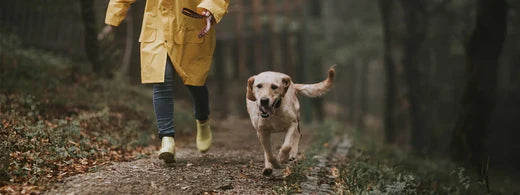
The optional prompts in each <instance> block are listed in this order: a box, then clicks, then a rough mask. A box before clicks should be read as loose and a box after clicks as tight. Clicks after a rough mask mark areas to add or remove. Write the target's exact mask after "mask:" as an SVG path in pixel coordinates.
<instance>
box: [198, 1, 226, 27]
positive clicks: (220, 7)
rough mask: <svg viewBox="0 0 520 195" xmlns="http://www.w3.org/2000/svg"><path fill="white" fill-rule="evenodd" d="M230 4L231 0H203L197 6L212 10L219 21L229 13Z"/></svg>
mask: <svg viewBox="0 0 520 195" xmlns="http://www.w3.org/2000/svg"><path fill="white" fill-rule="evenodd" d="M228 5H229V0H202V2H200V4H199V5H198V6H197V8H199V9H206V10H208V11H209V12H211V14H213V17H215V21H216V22H217V23H218V22H219V21H220V20H221V19H222V17H224V15H225V14H226V13H227V8H228Z"/></svg>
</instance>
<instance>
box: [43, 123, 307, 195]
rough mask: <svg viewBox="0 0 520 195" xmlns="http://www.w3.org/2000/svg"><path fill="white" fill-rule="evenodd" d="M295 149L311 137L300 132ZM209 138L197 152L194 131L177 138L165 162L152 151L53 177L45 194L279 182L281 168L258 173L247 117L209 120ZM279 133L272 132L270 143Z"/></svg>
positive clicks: (236, 189)
mask: <svg viewBox="0 0 520 195" xmlns="http://www.w3.org/2000/svg"><path fill="white" fill-rule="evenodd" d="M303 131H304V132H303V133H304V135H303V139H302V143H301V145H300V146H301V148H302V149H301V151H302V152H304V151H305V147H306V146H307V145H308V143H309V142H310V140H311V138H310V137H311V136H310V133H305V131H306V130H305V129H304V130H303ZM213 132H214V134H213V135H214V136H213V137H214V142H213V145H212V147H211V149H210V151H209V152H208V153H206V154H201V153H199V152H198V151H197V149H196V147H195V137H187V136H182V137H180V136H179V137H178V138H177V143H176V152H177V155H176V157H177V162H176V163H172V164H165V163H163V162H162V161H160V160H159V159H157V156H156V155H153V156H150V157H149V158H146V159H140V160H136V161H132V162H122V163H113V164H112V165H109V166H106V167H103V168H101V169H100V170H98V171H97V172H95V173H89V174H83V175H77V176H73V177H70V178H67V179H65V180H64V182H63V183H58V184H56V186H55V187H54V188H53V189H51V190H50V191H48V192H47V193H48V194H204V193H205V192H210V193H211V192H214V193H226V194H228V193H238V194H272V193H273V187H274V186H276V185H280V184H281V182H283V169H278V170H275V171H274V173H273V175H272V176H270V177H264V176H263V175H262V168H263V151H262V149H261V147H260V144H259V142H258V140H257V137H256V132H255V130H254V129H253V127H252V126H251V123H250V121H249V120H247V119H241V120H237V119H228V120H226V121H224V122H221V123H215V122H214V123H213ZM283 135H284V134H275V136H272V139H273V141H274V143H275V144H274V148H273V149H278V148H279V146H280V145H281V141H282V139H283Z"/></svg>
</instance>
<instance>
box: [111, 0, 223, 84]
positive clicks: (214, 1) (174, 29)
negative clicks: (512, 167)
mask: <svg viewBox="0 0 520 195" xmlns="http://www.w3.org/2000/svg"><path fill="white" fill-rule="evenodd" d="M134 1H135V0H110V3H109V4H108V9H107V14H106V18H105V23H106V24H109V25H112V26H118V25H119V24H120V23H121V21H122V20H123V19H124V18H125V16H126V12H127V10H128V7H129V6H130V4H132V3H133V2H134ZM228 5H229V0H147V1H146V8H145V12H144V17H143V26H142V28H141V35H140V36H139V42H141V79H142V82H143V83H162V82H164V71H165V67H166V60H167V56H170V59H171V60H172V63H173V65H174V68H175V70H176V71H177V74H179V76H180V77H181V78H182V80H183V81H184V84H186V85H194V86H202V85H204V83H205V82H206V78H207V76H208V72H209V69H210V66H211V58H212V57H213V50H214V49H215V41H216V35H215V28H214V26H212V28H211V30H210V31H209V32H208V34H207V35H206V36H204V37H202V38H198V37H197V35H198V33H199V32H200V30H201V29H202V28H203V27H204V26H205V20H201V19H195V18H190V17H188V16H185V15H183V14H182V13H181V10H182V8H189V9H191V10H197V12H198V13H199V14H200V13H202V11H203V10H204V9H206V10H208V11H210V12H211V13H212V14H213V16H214V18H215V20H216V22H217V23H218V22H219V21H220V20H221V19H222V17H223V16H224V14H226V13H227V7H228Z"/></svg>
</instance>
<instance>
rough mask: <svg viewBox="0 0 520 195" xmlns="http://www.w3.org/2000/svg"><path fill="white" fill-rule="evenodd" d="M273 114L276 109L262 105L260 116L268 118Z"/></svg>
mask: <svg viewBox="0 0 520 195" xmlns="http://www.w3.org/2000/svg"><path fill="white" fill-rule="evenodd" d="M272 114H274V109H273V108H272V107H265V106H260V116H261V117H262V118H267V117H269V116H271V115H272Z"/></svg>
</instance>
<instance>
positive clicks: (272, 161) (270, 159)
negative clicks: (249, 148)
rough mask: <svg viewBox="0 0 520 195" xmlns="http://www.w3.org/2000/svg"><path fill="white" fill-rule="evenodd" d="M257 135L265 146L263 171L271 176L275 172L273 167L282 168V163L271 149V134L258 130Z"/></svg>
mask: <svg viewBox="0 0 520 195" xmlns="http://www.w3.org/2000/svg"><path fill="white" fill-rule="evenodd" d="M256 135H257V136H258V140H260V143H261V144H262V147H263V148H264V157H265V168H264V170H262V173H263V174H264V175H265V176H269V175H271V173H272V172H273V168H277V169H279V168H281V166H280V163H278V160H276V158H275V157H274V156H273V153H272V151H271V134H270V133H259V132H257V133H256Z"/></svg>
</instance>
